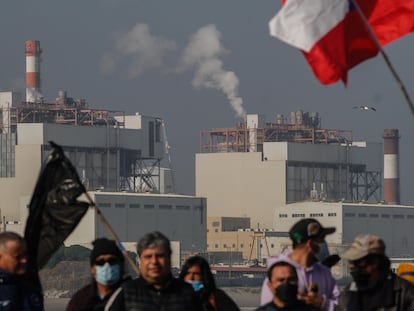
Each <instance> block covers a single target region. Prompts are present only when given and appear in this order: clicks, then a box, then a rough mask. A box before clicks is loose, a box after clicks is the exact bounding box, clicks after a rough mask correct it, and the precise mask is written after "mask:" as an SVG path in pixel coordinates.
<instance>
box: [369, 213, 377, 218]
mask: <svg viewBox="0 0 414 311" xmlns="http://www.w3.org/2000/svg"><path fill="white" fill-rule="evenodd" d="M369 217H371V218H378V214H369Z"/></svg>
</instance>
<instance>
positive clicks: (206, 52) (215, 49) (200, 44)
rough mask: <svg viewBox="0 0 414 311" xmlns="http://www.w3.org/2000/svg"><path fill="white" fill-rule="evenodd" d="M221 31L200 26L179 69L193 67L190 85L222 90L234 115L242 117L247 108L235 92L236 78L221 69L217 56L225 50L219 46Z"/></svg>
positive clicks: (211, 27) (236, 88)
mask: <svg viewBox="0 0 414 311" xmlns="http://www.w3.org/2000/svg"><path fill="white" fill-rule="evenodd" d="M220 39H221V34H220V32H219V31H218V30H217V28H216V27H215V26H214V25H211V24H210V25H207V26H204V27H202V28H200V29H199V30H198V31H197V32H196V33H195V34H193V35H192V36H191V38H190V41H189V43H188V45H187V47H186V48H185V49H184V52H183V54H182V57H181V60H180V64H179V66H178V70H179V71H184V70H189V69H192V68H194V70H195V71H194V78H193V81H192V84H193V86H194V87H195V88H212V89H217V90H220V91H222V92H223V93H224V94H225V95H226V96H227V98H228V100H229V102H230V105H231V106H232V108H233V110H234V111H235V112H236V115H237V117H239V118H244V117H245V115H246V111H245V110H244V108H243V100H242V98H241V97H240V96H239V95H238V88H239V79H238V78H237V76H236V74H235V73H234V72H232V71H227V70H225V69H224V68H223V62H222V61H221V60H220V56H222V55H223V54H225V53H227V51H226V49H225V48H224V47H223V46H222V44H221V42H220Z"/></svg>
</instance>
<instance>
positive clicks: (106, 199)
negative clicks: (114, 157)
mask: <svg viewBox="0 0 414 311" xmlns="http://www.w3.org/2000/svg"><path fill="white" fill-rule="evenodd" d="M90 195H91V197H92V199H93V201H94V202H95V203H96V205H97V206H98V208H99V209H100V211H101V212H102V214H103V215H104V216H105V218H106V219H107V220H108V222H109V224H110V225H111V227H112V228H113V230H114V231H115V232H116V234H117V235H118V237H119V239H120V240H121V241H123V242H127V243H135V242H136V241H137V240H139V239H140V238H141V237H142V236H143V235H144V234H145V233H147V232H151V231H155V230H158V231H160V232H162V233H163V234H165V235H166V236H167V237H168V238H169V239H170V240H172V241H180V248H181V250H182V251H183V252H184V251H193V250H194V249H195V248H197V249H199V248H200V249H203V250H204V249H205V248H206V221H207V220H206V214H207V211H206V200H205V199H203V198H196V197H193V196H184V195H172V194H171V195H167V194H145V193H119V192H90ZM104 236H105V237H110V235H109V232H108V230H107V228H106V227H105V226H104V224H103V223H102V222H101V220H100V218H99V216H98V215H97V214H96V213H95V212H94V210H93V209H90V210H89V211H88V212H87V214H86V215H85V217H84V218H83V219H82V221H81V222H80V223H79V225H78V227H77V228H76V229H75V231H74V232H73V233H72V234H71V235H70V236H69V237H68V239H67V240H66V241H65V245H72V244H87V243H90V242H91V241H93V240H94V239H96V238H97V237H104Z"/></svg>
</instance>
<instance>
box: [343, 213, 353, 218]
mask: <svg viewBox="0 0 414 311" xmlns="http://www.w3.org/2000/svg"><path fill="white" fill-rule="evenodd" d="M345 217H355V213H345Z"/></svg>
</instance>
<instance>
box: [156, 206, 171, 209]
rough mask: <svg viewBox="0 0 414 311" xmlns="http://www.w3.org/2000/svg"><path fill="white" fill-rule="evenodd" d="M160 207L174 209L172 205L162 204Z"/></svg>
mask: <svg viewBox="0 0 414 311" xmlns="http://www.w3.org/2000/svg"><path fill="white" fill-rule="evenodd" d="M159 209H172V206H171V205H160V206H159Z"/></svg>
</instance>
